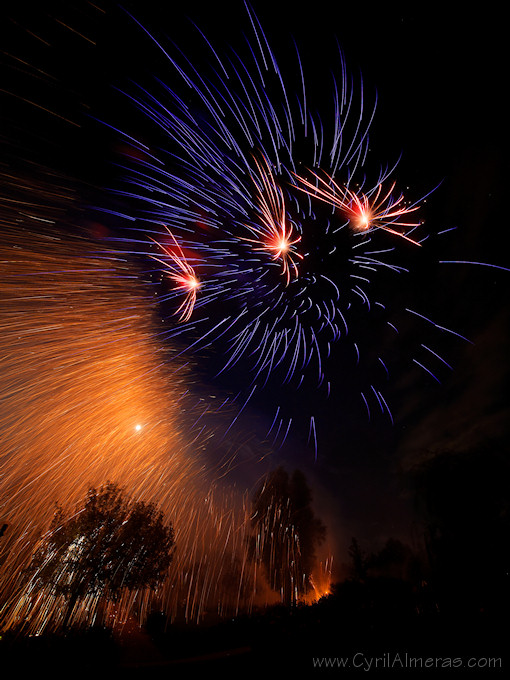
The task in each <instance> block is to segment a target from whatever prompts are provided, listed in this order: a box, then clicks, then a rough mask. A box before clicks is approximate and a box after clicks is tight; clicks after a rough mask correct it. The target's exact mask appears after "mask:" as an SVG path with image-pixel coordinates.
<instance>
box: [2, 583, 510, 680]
mask: <svg viewBox="0 0 510 680" xmlns="http://www.w3.org/2000/svg"><path fill="white" fill-rule="evenodd" d="M426 604H427V603H425V605H423V606H421V607H417V598H416V593H411V592H407V591H406V590H405V588H403V587H402V584H401V583H394V584H392V583H391V582H387V583H386V584H385V585H384V588H383V589H381V588H380V586H377V587H373V588H371V587H370V586H367V585H364V586H363V587H360V586H359V585H358V584H350V585H349V586H348V587H345V586H344V587H343V589H342V590H341V591H340V592H337V593H336V594H335V595H333V596H330V597H327V598H323V599H322V600H320V601H319V602H318V603H316V604H315V605H312V606H302V607H295V608H285V607H273V608H271V609H267V610H264V611H261V612H257V613H255V614H253V615H252V616H250V617H238V618H235V619H229V620H226V621H222V622H217V623H214V624H209V625H202V626H197V625H188V626H178V625H176V624H171V625H168V623H167V622H166V621H165V619H164V617H163V616H162V615H161V614H157V613H155V614H154V615H153V616H151V617H150V619H149V621H148V622H147V625H146V627H145V628H144V629H143V630H142V631H139V632H134V633H133V632H131V633H128V634H125V635H124V636H118V635H117V636H116V635H113V634H112V632H111V631H109V630H106V629H104V628H99V629H91V630H88V631H81V632H70V633H68V634H67V635H59V636H56V635H53V636H40V637H23V636H17V637H16V636H14V635H12V634H6V635H3V636H2V639H1V641H0V661H1V664H2V671H4V672H9V671H10V672H11V673H18V672H20V671H34V672H39V671H41V670H46V671H49V672H52V674H53V677H55V676H56V677H64V675H63V674H64V673H66V675H67V674H71V675H72V676H73V677H76V675H77V674H79V673H80V672H84V673H86V674H87V677H93V676H94V675H96V676H98V675H99V677H102V676H103V674H107V675H108V676H109V677H142V678H150V677H154V678H156V677H157V678H166V677H168V678H170V677H182V676H184V675H187V673H188V671H189V670H190V669H191V668H197V669H201V668H202V669H207V670H209V669H210V670H211V671H216V670H217V671H220V670H221V671H228V670H229V669H231V670H232V671H238V672H244V671H246V672H248V673H249V674H250V676H252V674H254V673H255V674H259V673H260V674H261V677H262V680H265V679H264V674H265V675H266V676H268V677H273V673H274V672H278V673H279V674H284V675H285V676H286V675H287V673H288V674H292V673H299V676H301V675H303V676H306V675H309V674H314V675H315V674H316V673H320V674H329V675H331V674H333V675H338V674H340V675H342V676H344V677H345V676H346V675H358V676H359V677H363V674H364V673H369V676H368V677H371V675H373V674H374V673H379V674H383V675H388V676H391V675H394V676H395V677H396V678H398V677H408V676H413V677H416V676H417V671H419V673H420V675H421V676H422V677H432V674H434V675H437V674H438V673H440V674H444V675H450V676H451V677H466V676H467V675H469V677H479V678H486V677H492V676H500V675H502V674H503V673H504V674H505V675H506V674H507V673H508V668H509V664H508V661H509V658H508V656H509V655H508V651H509V644H508V640H509V636H508V632H509V631H508V624H507V617H506V614H505V609H506V605H505V603H504V598H503V599H502V601H501V605H500V606H497V607H493V608H491V609H489V610H483V609H482V610H478V611H470V610H469V609H465V608H463V607H462V602H461V601H460V602H457V603H456V606H455V607H450V608H444V609H443V610H439V609H438V608H437V607H436V606H431V607H429V608H427V606H426Z"/></svg>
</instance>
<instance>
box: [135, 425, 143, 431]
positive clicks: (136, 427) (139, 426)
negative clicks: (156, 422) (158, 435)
mask: <svg viewBox="0 0 510 680" xmlns="http://www.w3.org/2000/svg"><path fill="white" fill-rule="evenodd" d="M141 429H142V426H141V425H140V423H138V425H135V430H136V431H137V432H140V430H141Z"/></svg>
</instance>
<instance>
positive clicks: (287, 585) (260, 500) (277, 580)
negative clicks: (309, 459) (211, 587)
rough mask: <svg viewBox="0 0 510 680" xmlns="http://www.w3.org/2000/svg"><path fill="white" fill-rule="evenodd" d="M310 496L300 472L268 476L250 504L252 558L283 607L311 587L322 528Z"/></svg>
mask: <svg viewBox="0 0 510 680" xmlns="http://www.w3.org/2000/svg"><path fill="white" fill-rule="evenodd" d="M311 502H312V494H311V491H310V488H309V486H308V484H307V482H306V479H305V476H304V475H303V473H302V472H300V471H299V470H296V471H294V473H293V474H292V476H291V477H290V478H289V475H288V473H287V472H286V471H285V470H284V468H283V467H281V466H280V467H278V468H276V469H275V470H273V471H272V472H271V473H269V474H268V475H267V476H266V478H265V479H264V480H263V481H262V482H261V484H260V485H259V487H258V488H257V490H256V492H255V494H254V496H253V500H252V526H253V528H254V536H253V539H252V555H253V557H254V558H255V559H256V560H258V561H259V562H260V563H261V564H263V565H264V567H265V570H266V573H267V576H268V579H269V583H270V586H271V588H273V590H275V591H277V592H279V593H280V597H281V600H282V602H284V603H285V604H295V603H296V602H297V601H298V599H299V598H300V596H302V595H303V594H305V593H306V592H307V591H308V590H309V588H310V587H311V580H310V579H311V576H312V571H313V568H314V566H315V562H316V552H315V550H316V547H317V546H318V545H320V543H322V541H323V540H324V537H325V533H326V528H325V526H324V525H323V523H322V522H321V521H320V520H319V519H318V518H317V517H315V515H314V512H313V509H312V507H311Z"/></svg>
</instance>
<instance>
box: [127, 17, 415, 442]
mask: <svg viewBox="0 0 510 680" xmlns="http://www.w3.org/2000/svg"><path fill="white" fill-rule="evenodd" d="M247 12H248V17H249V20H250V22H251V27H252V31H253V37H254V39H253V41H252V42H249V41H248V50H247V52H246V53H243V54H240V53H239V54H238V53H237V52H234V51H232V50H231V51H230V52H229V53H228V54H225V55H220V53H219V52H218V51H216V50H215V49H214V48H213V46H212V44H211V43H210V42H209V40H208V39H206V38H205V37H204V36H203V34H201V37H202V38H204V40H205V45H206V48H207V49H208V50H210V51H211V55H212V56H213V57H214V58H213V59H211V60H210V63H209V64H208V68H204V69H201V70H199V69H198V68H196V67H195V66H194V65H193V64H192V63H191V61H190V60H189V59H187V58H186V57H185V56H184V55H183V54H182V53H180V52H179V51H178V50H176V51H175V53H170V52H169V51H168V50H167V48H166V46H163V45H162V44H161V43H159V42H158V41H157V39H156V38H155V37H154V36H153V35H151V34H149V32H148V31H147V30H146V29H145V28H144V27H143V26H141V25H140V24H139V26H140V28H141V29H142V30H143V31H144V32H145V34H146V35H147V36H149V38H150V39H151V40H152V41H154V43H156V45H157V47H158V49H159V50H161V52H162V53H163V54H164V56H165V59H166V60H167V64H168V66H169V67H170V75H169V77H172V78H174V79H175V77H176V78H177V84H176V85H175V86H173V87H170V86H169V85H168V84H166V83H165V84H163V83H162V82H161V81H157V82H156V83H155V84H153V85H152V86H143V87H142V86H141V85H140V86H135V87H136V90H135V91H124V95H126V96H127V97H129V99H130V100H131V102H132V103H133V104H134V106H136V107H137V108H138V109H140V110H141V112H142V113H143V115H144V116H145V117H146V119H147V120H148V121H150V122H151V123H152V128H153V130H154V131H155V134H156V135H157V139H158V141H157V143H155V144H154V145H153V147H152V146H148V145H146V144H145V143H141V142H137V141H136V133H135V134H133V133H132V130H130V134H129V135H128V133H127V131H126V132H125V133H121V134H123V135H124V140H125V142H126V144H127V145H128V146H129V147H130V151H129V152H128V153H127V154H126V156H127V158H128V159H129V163H124V167H125V169H126V170H127V180H128V181H127V184H124V185H123V188H122V189H121V190H119V193H120V194H121V195H123V196H124V197H126V198H127V200H128V201H130V202H133V201H134V202H135V204H136V207H135V208H134V209H133V210H128V209H127V208H126V211H125V212H122V211H119V212H118V213H117V214H118V216H119V217H128V219H129V226H128V227H127V228H126V229H125V230H124V232H123V235H122V237H121V239H120V240H122V241H124V242H125V244H124V247H126V248H127V249H128V250H129V249H130V248H131V247H132V245H133V244H134V243H136V244H137V248H138V250H139V249H140V246H139V244H140V233H143V234H145V237H144V238H145V239H146V241H145V242H146V243H148V244H151V243H152V245H153V246H154V242H156V243H159V244H160V246H159V248H158V250H157V253H156V255H154V252H153V251H152V250H151V248H150V247H149V246H148V247H147V250H146V254H147V255H149V256H150V257H151V258H153V259H155V260H156V261H157V262H158V264H159V265H160V271H159V274H160V275H161V276H162V278H163V279H166V280H167V281H168V280H169V281H170V282H171V284H172V285H173V287H172V288H171V290H170V291H169V292H168V291H164V292H163V293H162V295H161V299H162V301H163V302H164V303H168V302H171V301H172V300H173V299H175V301H176V302H175V305H174V306H173V307H172V305H170V306H167V305H163V309H164V310H166V312H167V313H168V314H169V315H177V316H178V317H179V321H180V323H179V324H177V325H176V326H175V327H174V328H173V329H172V330H170V331H169V335H171V336H173V337H179V338H180V340H182V341H184V342H185V343H187V346H188V347H189V348H190V349H192V350H193V351H194V352H202V353H203V352H204V351H206V353H207V351H208V350H209V349H210V350H211V352H213V353H214V356H215V357H218V356H223V357H224V360H223V364H222V365H221V366H220V367H219V368H218V369H217V371H216V377H218V376H224V377H225V379H228V378H227V377H226V376H227V375H232V371H233V369H234V368H237V369H240V372H241V373H242V374H243V376H244V378H243V386H242V387H241V389H240V391H239V394H240V395H244V397H243V399H245V401H243V404H246V403H247V401H249V399H251V398H252V397H253V396H254V395H258V394H259V393H260V392H261V391H262V390H263V389H264V388H265V387H266V385H269V384H270V385H271V386H272V387H274V386H275V385H277V386H278V389H280V387H282V386H291V388H293V389H300V388H305V387H306V390H304V389H303V391H306V392H307V393H310V391H311V390H316V388H317V387H320V388H321V391H322V394H323V395H325V396H326V397H327V396H329V394H330V392H331V390H332V389H334V388H335V385H336V384H338V382H339V381H338V375H339V373H340V372H339V369H338V366H336V365H335V361H336V359H335V357H338V356H339V355H340V354H343V355H347V354H349V355H350V356H352V357H353V359H354V363H355V364H359V365H361V364H362V363H363V360H364V359H365V357H363V356H362V355H361V353H360V346H361V345H362V344H363V340H361V341H360V340H358V339H357V338H356V326H357V324H358V323H359V320H360V318H362V317H363V316H364V315H369V314H371V313H372V310H374V309H377V310H379V312H380V311H381V310H384V309H386V304H385V302H384V301H383V299H381V297H379V296H382V295H383V293H384V288H383V287H381V286H378V285H377V281H378V279H379V278H380V277H381V275H384V274H385V273H386V272H393V273H395V274H401V273H402V272H405V271H407V269H408V268H407V267H406V266H405V265H403V264H399V263H398V258H399V254H400V253H403V256H402V261H403V262H405V261H406V258H408V257H409V253H408V246H413V247H415V246H421V244H422V243H423V240H424V239H425V238H426V235H424V234H420V228H421V226H422V220H421V219H420V218H419V217H418V211H419V208H420V203H421V200H422V199H420V200H419V201H414V200H410V199H409V198H408V197H407V196H406V195H404V193H403V192H402V191H399V190H398V189H397V182H396V180H394V179H392V175H393V173H394V171H395V167H396V166H389V165H387V166H381V168H380V170H379V171H378V172H377V173H376V175H375V177H374V178H373V180H372V182H371V181H370V179H369V176H370V171H369V169H368V168H369V164H368V151H369V140H368V131H369V128H370V125H371V123H372V119H373V115H374V111H375V104H376V98H375V97H374V106H373V108H369V107H368V106H367V98H366V96H365V95H364V93H363V91H362V88H361V86H360V87H358V86H357V84H356V83H355V82H354V81H353V79H352V78H350V77H349V76H348V73H347V69H346V65H345V61H344V59H343V56H342V55H341V54H340V55H339V69H338V78H333V80H332V81H331V92H332V101H331V108H330V110H329V115H327V116H324V117H323V118H320V117H319V116H317V114H315V112H314V111H313V110H312V108H311V102H310V97H309V96H308V93H307V83H306V77H305V71H304V68H303V65H302V62H301V59H300V56H299V53H296V62H295V65H296V69H295V72H296V73H297V76H298V77H297V87H296V88H294V89H295V92H293V93H292V94H291V90H290V86H289V84H288V83H287V81H286V80H285V78H284V76H283V74H282V72H281V70H280V68H279V65H278V63H277V60H276V57H275V55H274V52H273V50H272V49H271V47H270V45H269V43H268V41H267V39H266V36H265V34H264V32H263V30H262V28H261V26H260V24H259V22H258V20H257V18H256V16H255V15H254V13H253V12H252V10H251V9H250V8H249V7H247ZM134 21H135V22H136V23H138V22H137V21H136V18H134ZM172 71H173V73H172ZM291 81H292V78H291V77H290V78H289V82H291ZM133 220H135V227H133ZM160 225H164V227H161V226H160ZM133 233H136V237H134V236H132V234H133ZM142 242H143V238H142ZM142 249H143V248H142ZM419 249H420V248H418V250H419ZM184 253H185V254H186V255H184ZM374 289H375V290H377V297H375V296H374V292H373V291H374ZM182 296H184V300H182ZM387 324H388V327H390V328H391V329H392V330H394V331H397V328H396V326H395V324H394V323H392V322H390V320H389V315H388V320H387ZM397 332H398V331H397ZM383 344H384V343H383V342H382V341H379V340H378V339H377V338H375V337H374V338H373V343H372V349H373V348H377V347H378V346H380V347H381V348H382V347H383ZM340 346H341V349H340V351H339V347H340ZM381 351H382V350H381ZM369 355H370V356H369V358H368V359H367V362H373V361H374V360H373V356H372V355H373V352H372V351H371V352H370V353H369ZM216 363H217V360H216V359H215V361H214V364H215V365H216ZM375 363H376V366H377V367H378V368H377V369H376V372H377V371H379V369H380V368H381V366H382V367H383V373H382V374H381V376H382V378H380V377H377V376H375V377H373V378H367V375H368V373H369V369H366V370H365V369H363V377H362V378H361V380H362V382H363V385H362V389H360V392H361V399H360V400H359V401H360V405H362V404H365V406H366V408H367V409H368V412H369V414H370V406H369V403H368V402H369V401H370V400H373V399H375V400H376V403H377V404H378V408H379V409H380V410H381V411H382V412H384V413H386V414H388V415H389V416H390V419H391V418H392V416H391V412H390V409H389V406H388V403H387V401H386V399H385V397H384V396H383V394H382V392H381V389H383V388H382V382H384V383H385V382H386V381H387V377H388V366H387V363H386V362H385V360H384V358H383V357H382V356H381V355H380V354H378V355H377V357H376V360H375ZM415 363H416V362H415ZM367 365H368V363H367ZM420 365H421V364H420ZM286 401H287V400H286V398H285V396H283V404H284V403H285V402H286ZM283 404H282V403H281V404H280V405H281V406H283ZM243 408H244V406H243ZM282 413H283V410H280V407H278V409H277V412H276V417H277V422H276V425H275V427H274V429H273V428H271V429H272V430H273V432H277V433H278V435H277V437H279V436H280V434H281V433H284V432H288V428H289V426H290V420H289V421H288V422H284V419H283V417H282ZM286 418H287V416H286ZM309 425H310V432H312V431H313V433H314V440H316V420H315V414H314V413H310V420H309Z"/></svg>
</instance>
